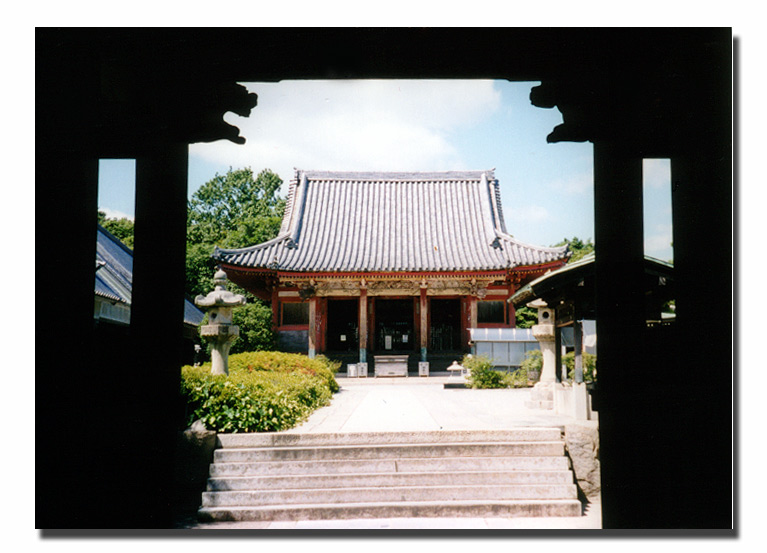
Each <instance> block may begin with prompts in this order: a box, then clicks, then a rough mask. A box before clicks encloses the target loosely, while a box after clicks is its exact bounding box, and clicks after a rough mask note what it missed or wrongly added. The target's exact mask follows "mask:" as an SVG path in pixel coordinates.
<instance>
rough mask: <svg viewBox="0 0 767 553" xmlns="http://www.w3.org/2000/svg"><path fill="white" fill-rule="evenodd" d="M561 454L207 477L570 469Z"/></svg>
mask: <svg viewBox="0 0 767 553" xmlns="http://www.w3.org/2000/svg"><path fill="white" fill-rule="evenodd" d="M569 469H570V462H569V460H568V459H567V457H565V456H564V455H562V456H559V457H552V456H544V457H540V456H529V457H516V456H515V457H500V456H498V457H474V456H466V457H431V458H408V459H345V460H321V461H260V462H248V463H221V462H217V463H214V464H212V465H211V466H210V476H211V477H212V478H220V477H224V476H273V475H289V474H292V475H295V474H314V475H317V474H348V473H382V472H389V473H393V472H462V471H484V470H491V471H507V470H532V471H535V470H541V471H549V470H569Z"/></svg>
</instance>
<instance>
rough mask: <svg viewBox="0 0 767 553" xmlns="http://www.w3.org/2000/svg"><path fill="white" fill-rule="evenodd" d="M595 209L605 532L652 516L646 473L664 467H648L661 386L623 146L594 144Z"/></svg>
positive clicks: (634, 177) (632, 161)
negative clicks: (652, 361)
mask: <svg viewBox="0 0 767 553" xmlns="http://www.w3.org/2000/svg"><path fill="white" fill-rule="evenodd" d="M594 205H595V212H594V227H595V228H594V230H595V233H594V235H595V240H594V241H595V245H596V261H595V285H596V313H597V335H598V336H599V338H598V341H597V350H598V351H597V362H598V364H599V388H600V405H601V409H600V410H601V411H602V412H603V413H604V417H601V416H600V419H599V423H600V448H601V449H600V455H601V461H602V463H601V469H602V475H601V476H602V505H603V511H602V513H603V525H604V527H605V528H621V527H623V526H622V525H623V524H628V521H633V520H635V519H634V518H633V516H634V515H635V513H636V512H641V511H650V510H652V509H653V507H651V505H652V504H653V503H654V499H653V493H652V490H653V489H654V488H655V486H654V482H649V481H647V480H646V479H647V478H648V477H649V474H647V473H646V467H648V466H657V465H655V463H662V461H661V460H660V459H656V460H655V462H651V461H650V459H653V458H655V457H656V456H657V453H656V452H657V451H658V450H657V448H658V444H657V443H653V440H652V438H651V437H650V436H649V435H648V433H647V430H648V428H652V427H653V425H652V424H651V423H650V422H649V421H648V418H647V417H649V416H652V415H653V411H655V408H656V405H655V404H654V403H655V402H654V397H657V396H654V391H653V393H651V390H654V388H657V386H651V382H652V379H651V378H650V377H649V375H647V374H646V367H644V366H643V365H644V364H643V363H642V355H643V351H644V348H643V344H642V338H643V334H644V325H645V323H644V291H643V278H642V277H643V256H644V245H643V210H642V159H641V157H639V156H636V155H632V154H631V153H630V152H627V151H624V150H623V149H622V148H621V145H620V144H619V143H602V142H597V143H595V144H594ZM658 422H660V421H658ZM660 424H661V426H662V424H663V423H662V422H660ZM655 482H657V480H656V481H655ZM655 492H657V495H658V496H663V494H664V493H665V492H663V491H661V490H655ZM629 498H631V502H628V503H627V500H628V499H629ZM634 501H636V506H633V503H632V502H634ZM629 507H631V509H630V511H629V510H628V509H629Z"/></svg>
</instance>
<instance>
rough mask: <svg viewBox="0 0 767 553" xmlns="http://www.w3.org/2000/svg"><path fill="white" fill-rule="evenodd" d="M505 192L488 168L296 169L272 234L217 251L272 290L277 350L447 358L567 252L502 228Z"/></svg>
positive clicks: (369, 359) (232, 275)
mask: <svg viewBox="0 0 767 553" xmlns="http://www.w3.org/2000/svg"><path fill="white" fill-rule="evenodd" d="M500 197H501V194H500V188H499V184H498V180H497V179H496V177H495V175H494V173H493V171H492V170H491V171H451V172H429V173H389V172H364V173H361V172H324V171H302V170H298V171H297V172H296V177H295V179H294V180H293V181H292V182H291V183H290V185H289V192H288V199H287V206H286V209H285V215H284V218H283V222H282V226H281V229H280V232H279V235H278V236H277V237H276V238H274V239H273V240H270V241H268V242H264V243H262V244H258V245H255V246H251V247H248V248H242V249H234V250H226V249H219V248H216V250H215V252H214V253H213V257H214V258H215V259H216V260H217V261H218V262H219V263H220V265H221V268H222V269H223V270H224V271H226V274H227V275H228V277H229V279H230V280H231V281H233V282H235V283H237V284H239V285H240V286H242V287H244V288H246V289H247V290H249V291H250V292H251V293H253V294H254V295H255V296H257V297H259V298H262V299H264V300H266V301H269V302H271V306H272V311H273V321H274V327H275V329H276V331H277V334H278V347H279V348H280V349H281V350H284V351H303V352H306V353H308V354H309V355H310V356H314V355H315V354H318V353H324V354H326V355H328V356H330V357H335V358H340V359H344V360H346V361H348V362H350V363H354V362H360V363H374V359H375V356H378V355H389V354H398V355H400V356H407V359H408V362H409V365H410V366H411V367H412V366H414V365H417V363H418V362H419V361H420V362H430V363H431V368H432V370H442V369H444V367H446V366H447V365H448V364H449V363H450V362H451V361H452V360H454V359H456V358H457V356H460V355H461V354H462V353H464V352H468V351H469V348H470V332H469V329H470V328H493V327H496V328H498V327H500V328H504V327H506V328H511V327H514V326H515V313H514V307H513V305H512V304H510V303H509V302H507V300H508V298H509V297H511V295H512V294H514V292H516V291H517V290H518V289H519V288H520V287H522V286H524V285H525V284H526V283H528V282H530V281H531V280H533V279H535V278H537V277H540V276H541V275H543V274H545V273H546V272H547V271H549V270H553V269H557V268H559V267H561V266H562V265H564V264H565V263H566V262H567V259H568V257H569V255H570V253H569V251H568V249H567V246H563V247H554V248H546V247H540V246H531V245H528V244H524V243H522V242H520V241H518V240H516V239H515V238H514V237H513V236H511V235H510V234H508V233H507V230H506V224H505V222H504V217H503V210H502V208H501V201H500ZM411 370H412V368H411Z"/></svg>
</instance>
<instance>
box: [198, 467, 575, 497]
mask: <svg viewBox="0 0 767 553" xmlns="http://www.w3.org/2000/svg"><path fill="white" fill-rule="evenodd" d="M499 483H503V484H506V485H508V484H529V485H532V484H572V483H573V474H572V472H571V471H569V470H510V471H483V472H479V471H471V472H469V471H466V472H454V471H452V472H388V473H378V472H374V473H369V474H365V473H361V474H352V473H343V474H306V475H293V476H234V477H223V478H210V479H209V480H208V491H210V492H219V491H235V490H277V489H313V488H344V487H347V488H359V487H372V486H378V487H385V486H416V485H417V486H439V485H444V486H448V485H453V486H458V485H495V484H499Z"/></svg>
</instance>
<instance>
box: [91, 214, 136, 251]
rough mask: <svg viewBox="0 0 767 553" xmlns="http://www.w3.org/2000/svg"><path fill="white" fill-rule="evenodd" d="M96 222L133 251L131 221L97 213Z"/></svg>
mask: <svg viewBox="0 0 767 553" xmlns="http://www.w3.org/2000/svg"><path fill="white" fill-rule="evenodd" d="M98 222H99V224H100V225H101V226H102V227H104V228H105V229H106V230H107V231H109V232H111V233H112V234H113V235H114V236H115V238H117V239H118V240H120V242H122V243H123V244H125V245H126V246H128V247H129V248H130V249H133V226H134V225H133V221H131V220H130V219H126V218H125V217H123V218H120V219H117V218H113V217H107V214H106V213H104V212H103V211H99V212H98Z"/></svg>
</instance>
